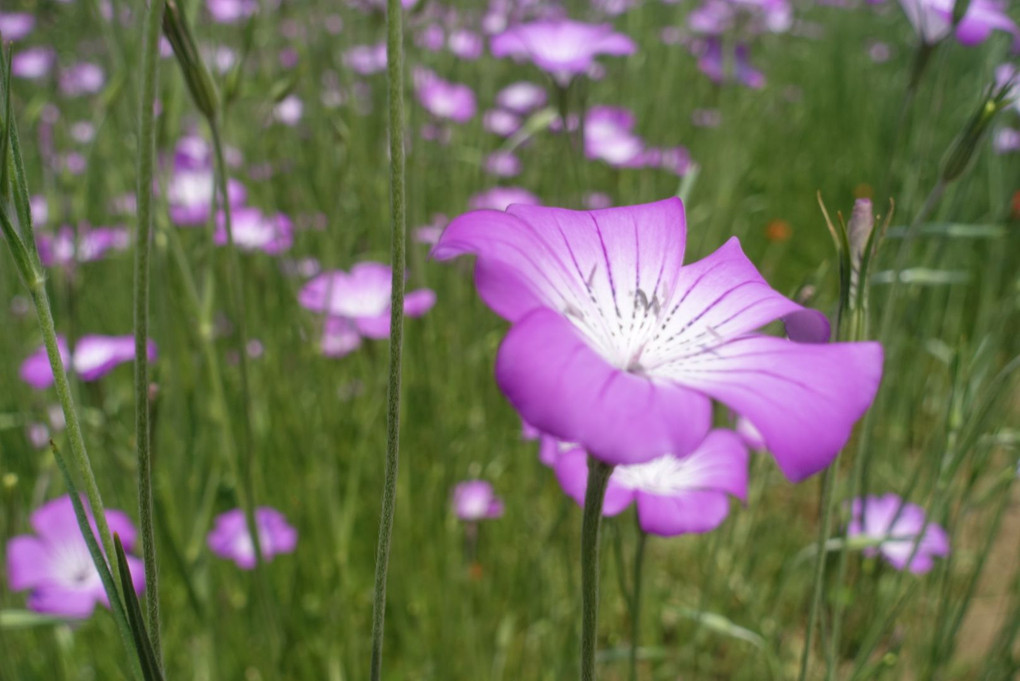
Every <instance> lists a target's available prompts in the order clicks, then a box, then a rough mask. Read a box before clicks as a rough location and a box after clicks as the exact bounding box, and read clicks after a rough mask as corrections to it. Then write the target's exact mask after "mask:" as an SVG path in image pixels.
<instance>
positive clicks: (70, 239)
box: [36, 225, 131, 267]
mask: <svg viewBox="0 0 1020 681" xmlns="http://www.w3.org/2000/svg"><path fill="white" fill-rule="evenodd" d="M36 242H37V244H38V247H39V259H40V260H41V261H42V264H43V265H45V266H46V267H52V266H54V265H61V266H67V265H71V264H73V263H75V262H94V261H96V260H101V259H102V258H103V256H104V255H106V254H107V253H108V252H109V251H124V250H127V248H128V246H130V245H131V232H130V231H129V230H128V229H127V228H126V227H95V228H93V227H89V226H88V225H81V226H79V227H78V229H77V230H75V229H74V228H72V227H70V226H67V225H65V226H63V227H61V228H60V229H59V230H58V231H57V233H56V234H55V235H52V236H51V235H49V234H46V233H44V232H38V233H37V235H36Z"/></svg>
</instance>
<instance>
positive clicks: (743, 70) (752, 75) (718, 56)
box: [697, 37, 765, 90]
mask: <svg viewBox="0 0 1020 681" xmlns="http://www.w3.org/2000/svg"><path fill="white" fill-rule="evenodd" d="M697 49H698V50H699V51H698V68H699V69H700V70H701V72H702V73H704V74H705V75H706V76H708V77H709V79H711V81H712V82H713V83H724V82H726V81H727V80H729V79H730V76H729V75H728V74H727V72H726V68H725V58H724V56H723V49H722V41H721V40H720V39H718V38H715V37H711V38H706V39H705V40H704V41H703V42H701V43H700V44H699V46H698V48H697ZM732 79H733V80H736V81H738V82H739V83H741V84H743V85H746V86H747V87H749V88H752V89H755V90H757V89H760V88H762V87H764V86H765V75H764V74H763V73H762V72H761V71H759V70H757V69H756V68H754V67H753V66H751V62H750V50H749V48H748V46H747V45H746V44H744V43H738V44H737V45H736V46H735V47H734V48H733V74H732Z"/></svg>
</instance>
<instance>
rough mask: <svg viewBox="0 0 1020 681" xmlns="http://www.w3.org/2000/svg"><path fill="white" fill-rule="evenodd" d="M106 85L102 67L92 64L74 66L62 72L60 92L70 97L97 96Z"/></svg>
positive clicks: (82, 63) (85, 63)
mask: <svg viewBox="0 0 1020 681" xmlns="http://www.w3.org/2000/svg"><path fill="white" fill-rule="evenodd" d="M105 84H106V75H105V74H104V73H103V69H102V67H101V66H99V65H98V64H93V63H91V62H81V63H78V64H74V65H73V66H69V67H68V68H66V69H64V70H63V71H61V72H60V91H61V92H62V93H63V94H65V95H67V96H68V97H78V96H81V95H91V94H95V93H96V92H99V91H100V90H102V89H103V85H105Z"/></svg>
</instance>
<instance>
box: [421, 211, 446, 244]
mask: <svg viewBox="0 0 1020 681" xmlns="http://www.w3.org/2000/svg"><path fill="white" fill-rule="evenodd" d="M448 224H450V218H448V217H446V216H445V215H443V214H442V213H437V214H435V215H433V216H432V222H431V223H429V224H427V225H423V226H421V227H418V228H417V229H415V230H414V240H415V241H417V242H418V243H420V244H429V245H432V244H435V243H436V242H437V241H439V235H440V234H442V233H443V229H444V228H445V227H446V226H447V225H448Z"/></svg>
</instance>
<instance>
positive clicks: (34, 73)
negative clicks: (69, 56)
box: [11, 47, 57, 80]
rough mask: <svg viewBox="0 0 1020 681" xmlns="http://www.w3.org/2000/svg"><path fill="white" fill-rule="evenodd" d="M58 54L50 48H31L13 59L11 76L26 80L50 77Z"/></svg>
mask: <svg viewBox="0 0 1020 681" xmlns="http://www.w3.org/2000/svg"><path fill="white" fill-rule="evenodd" d="M56 60H57V54H56V52H54V51H53V48H50V47H29V48H28V49H25V50H21V51H20V52H17V53H15V55H14V56H13V57H12V58H11V75H12V76H14V77H16V78H24V79H25V80H39V79H40V78H45V77H46V76H47V75H49V73H50V70H51V69H52V68H53V64H54V63H55V62H56Z"/></svg>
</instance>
